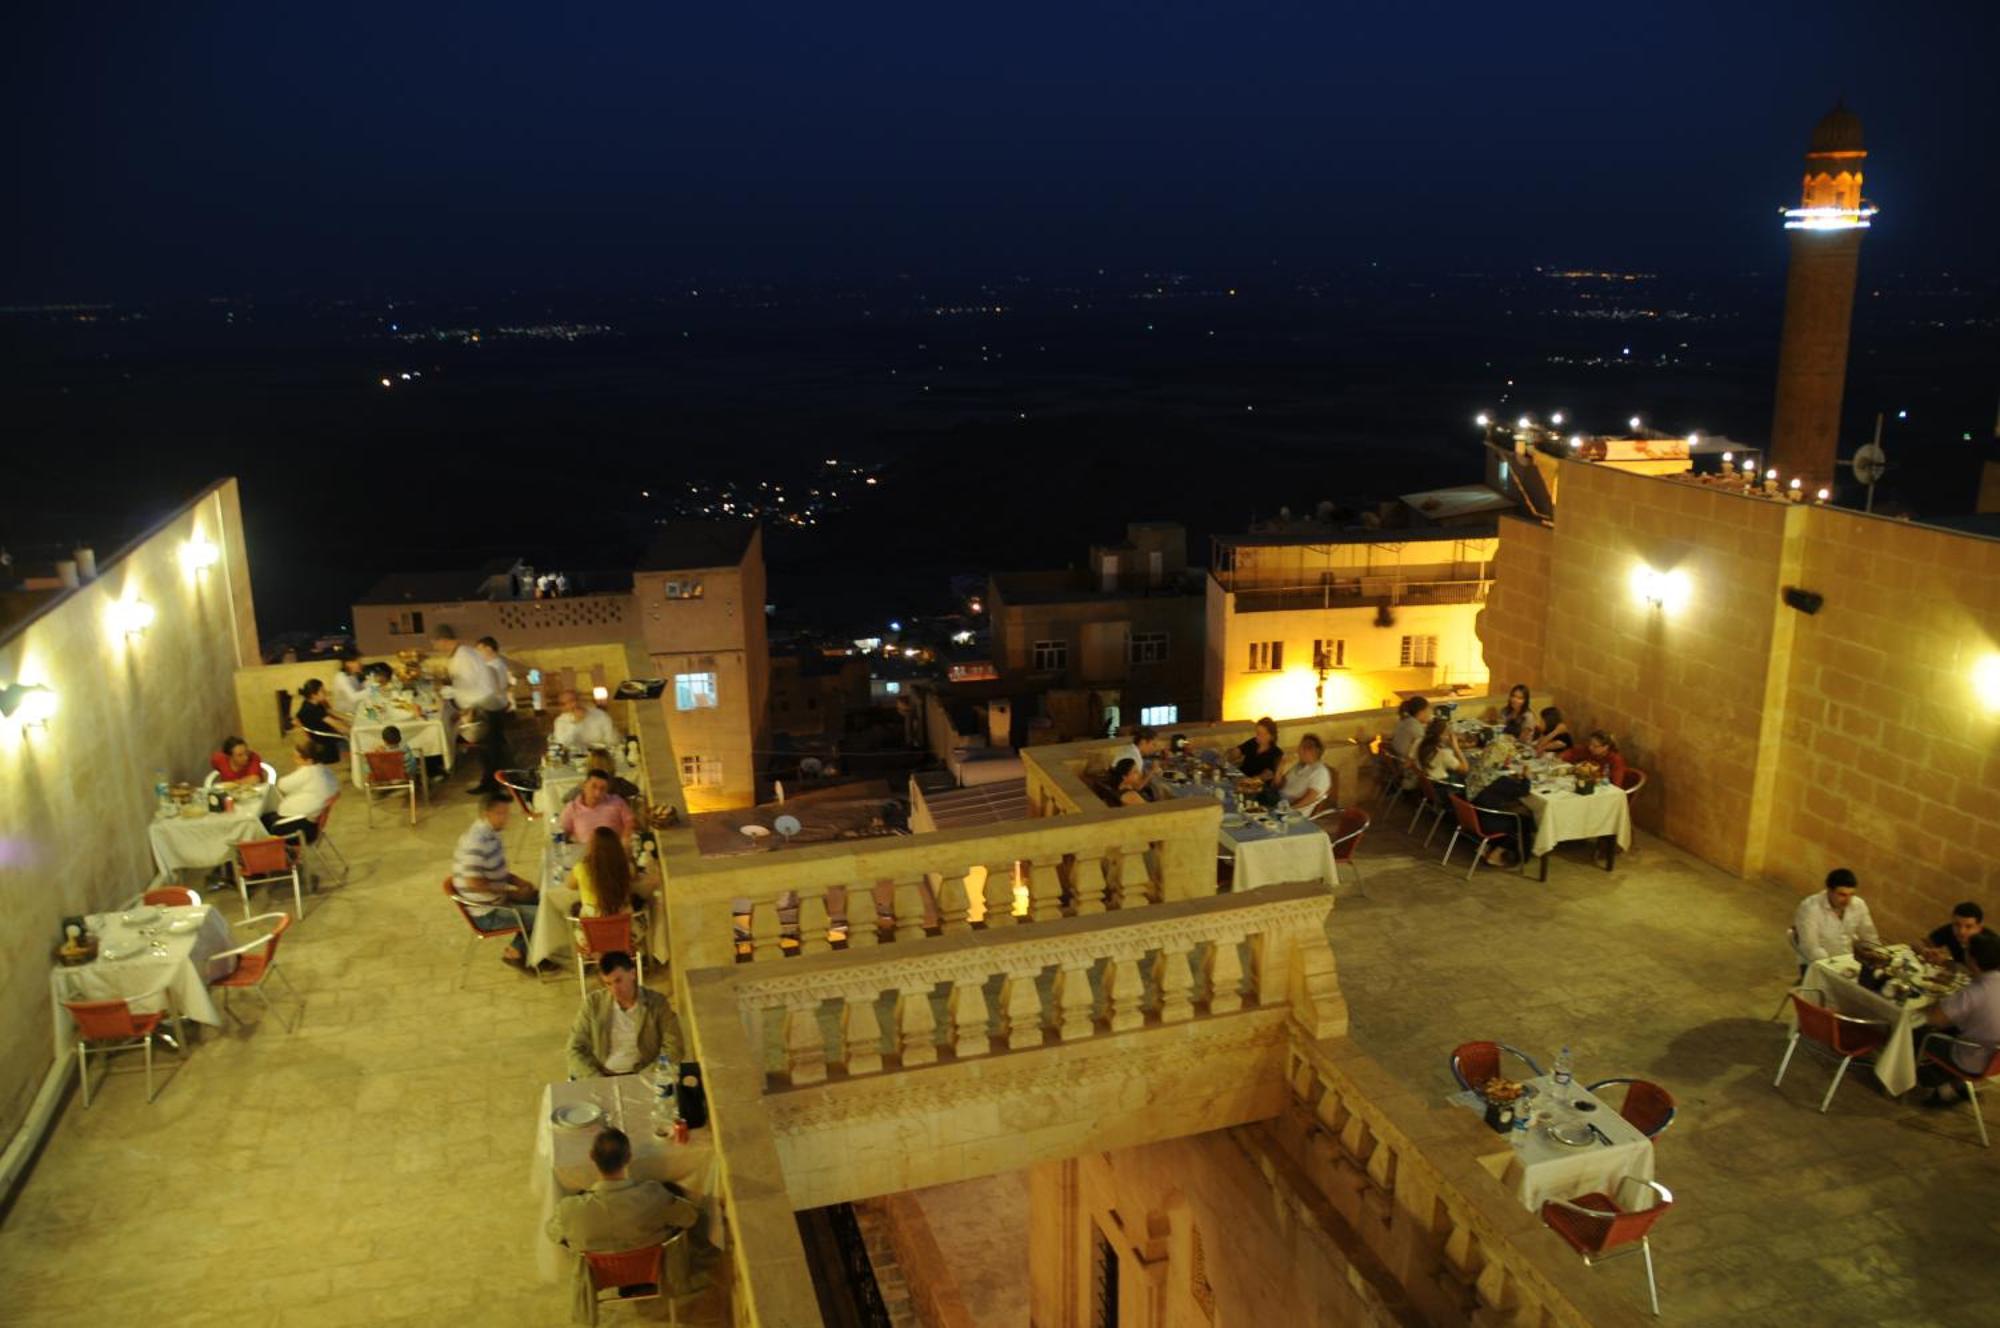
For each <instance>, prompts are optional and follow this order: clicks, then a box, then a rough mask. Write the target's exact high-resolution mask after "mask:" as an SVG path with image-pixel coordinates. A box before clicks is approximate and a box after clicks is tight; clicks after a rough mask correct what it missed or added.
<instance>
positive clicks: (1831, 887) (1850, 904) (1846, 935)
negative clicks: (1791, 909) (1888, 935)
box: [1792, 867, 1882, 976]
mask: <svg viewBox="0 0 2000 1328" xmlns="http://www.w3.org/2000/svg"><path fill="white" fill-rule="evenodd" d="M1855 890H1856V886H1855V881H1854V873H1853V872H1851V871H1849V870H1847V868H1845V867H1835V868H1834V869H1833V870H1832V871H1830V872H1828V873H1827V874H1826V889H1825V890H1823V891H1821V892H1820V893H1818V894H1816V895H1807V896H1806V897H1805V898H1804V899H1801V900H1800V901H1799V907H1798V911H1797V912H1795V913H1793V914H1792V944H1793V946H1794V947H1796V948H1797V950H1798V952H1799V974H1800V976H1804V974H1805V971H1806V969H1807V967H1808V966H1810V965H1811V964H1812V963H1813V962H1814V961H1815V960H1820V959H1833V958H1838V957H1839V956H1841V955H1849V954H1853V953H1854V942H1855V941H1857V940H1863V941H1867V942H1869V943H1870V944H1871V945H1872V944H1876V943H1878V942H1879V941H1880V940H1881V939H1882V938H1881V936H1880V935H1878V934H1877V933H1876V931H1875V919H1874V918H1872V917H1870V916H1869V915H1868V902H1867V901H1866V900H1864V899H1863V898H1862V897H1861V896H1860V895H1859V894H1857V893H1855Z"/></svg>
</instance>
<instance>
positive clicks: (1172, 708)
mask: <svg viewBox="0 0 2000 1328" xmlns="http://www.w3.org/2000/svg"><path fill="white" fill-rule="evenodd" d="M1139 722H1140V723H1141V724H1144V725H1145V726H1146V727H1147V728H1149V729H1156V728H1160V727H1162V726H1163V725H1167V724H1178V723H1180V722H1181V708H1180V707H1179V706H1177V705H1158V706H1140V707H1139Z"/></svg>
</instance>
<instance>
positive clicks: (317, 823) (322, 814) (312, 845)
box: [306, 793, 347, 881]
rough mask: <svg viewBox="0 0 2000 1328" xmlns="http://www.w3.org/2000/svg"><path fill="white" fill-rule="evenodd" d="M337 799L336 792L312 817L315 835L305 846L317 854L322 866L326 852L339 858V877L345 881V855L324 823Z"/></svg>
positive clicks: (324, 862)
mask: <svg viewBox="0 0 2000 1328" xmlns="http://www.w3.org/2000/svg"><path fill="white" fill-rule="evenodd" d="M339 801H340V795H339V794H338V793H336V794H334V795H333V796H332V797H330V798H328V799H327V800H326V806H324V807H322V808H320V809H319V815H318V816H315V817H313V827H314V830H315V832H316V837H315V838H313V839H311V840H308V841H307V842H306V847H307V848H309V849H311V850H313V851H314V852H315V853H317V854H318V855H319V860H320V865H321V866H322V867H324V866H325V865H326V855H327V854H329V853H331V854H333V856H334V857H336V858H339V859H340V879H341V880H342V881H345V880H346V879H347V855H346V854H345V853H342V852H341V851H340V845H338V844H336V843H334V842H333V836H331V835H329V834H327V832H326V823H327V822H328V821H329V820H330V819H332V817H333V805H334V804H335V803H337V802H339Z"/></svg>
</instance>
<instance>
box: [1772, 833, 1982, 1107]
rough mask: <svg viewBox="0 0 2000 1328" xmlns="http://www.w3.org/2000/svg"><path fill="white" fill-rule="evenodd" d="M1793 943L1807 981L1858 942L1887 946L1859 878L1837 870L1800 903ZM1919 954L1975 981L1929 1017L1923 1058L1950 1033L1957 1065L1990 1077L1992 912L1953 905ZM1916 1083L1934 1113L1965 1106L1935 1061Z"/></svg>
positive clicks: (1920, 1070) (1923, 1064) (1922, 1032)
mask: <svg viewBox="0 0 2000 1328" xmlns="http://www.w3.org/2000/svg"><path fill="white" fill-rule="evenodd" d="M1791 940H1792V948H1793V949H1794V950H1796V951H1797V953H1798V960H1799V977H1800V979H1801V980H1803V979H1804V978H1805V975H1806V970H1807V969H1808V968H1810V967H1811V966H1812V965H1813V964H1814V963H1816V962H1818V961H1820V960H1823V959H1839V958H1843V957H1845V956H1847V955H1851V954H1853V953H1854V946H1855V942H1857V941H1860V942H1863V943H1865V944H1868V945H1879V944H1881V941H1882V936H1881V933H1880V932H1878V931H1877V930H1876V928H1875V919H1874V917H1873V916H1872V915H1871V914H1870V913H1869V911H1868V901H1867V900H1865V899H1863V898H1862V897H1861V893H1860V882H1859V881H1858V880H1857V879H1856V877H1855V875H1854V873H1853V872H1852V871H1850V870H1848V869H1847V868H1845V867H1836V868H1834V869H1833V870H1832V871H1830V872H1828V873H1827V875H1826V888H1825V889H1823V890H1819V891H1815V892H1814V893H1812V894H1809V895H1807V896H1806V897H1805V898H1804V899H1801V900H1800V901H1799V904H1798V907H1797V909H1795V910H1794V911H1793V913H1792V929H1791ZM1912 948H1913V949H1914V950H1915V951H1916V952H1917V953H1918V954H1919V955H1922V956H1923V958H1924V959H1925V960H1927V961H1928V962H1930V963H1932V964H1936V965H1939V966H1943V965H1946V964H1957V965H1959V966H1960V967H1961V968H1963V969H1965V971H1966V972H1967V973H1969V974H1971V975H1972V981H1971V982H1970V983H1968V984H1967V985H1966V986H1964V987H1962V988H1960V989H1959V990H1958V991H1955V992H1952V993H1951V994H1950V995H1948V996H1945V997H1944V998H1943V999H1941V1000H1939V1001H1938V1003H1937V1004H1936V1005H1933V1006H1932V1007H1931V1008H1930V1009H1928V1010H1925V1011H1924V1020H1925V1023H1924V1026H1923V1027H1920V1028H1918V1029H1916V1030H1915V1032H1916V1038H1917V1043H1918V1051H1919V1052H1920V1053H1921V1051H1922V1049H1923V1042H1924V1039H1925V1038H1927V1037H1928V1036H1930V1035H1931V1034H1932V1033H1934V1032H1943V1033H1945V1034H1947V1035H1949V1036H1951V1037H1953V1038H1956V1039H1958V1040H1957V1041H1955V1042H1952V1043H1950V1044H1949V1048H1950V1049H1949V1054H1950V1056H1951V1058H1952V1063H1953V1064H1954V1065H1956V1066H1958V1067H1959V1068H1960V1069H1962V1070H1964V1071H1965V1072H1966V1073H1968V1074H1971V1075H1974V1076H1978V1075H1980V1074H1983V1073H1985V1071H1986V1068H1987V1067H1988V1066H1989V1065H1991V1064H1992V1062H1993V1057H1994V1056H1995V1054H1996V1053H2000V934H1996V933H1995V932H1994V931H1993V930H1992V929H1991V928H1990V927H1988V926H1987V925H1986V910H1985V909H1983V908H1981V907H1980V906H1979V904H1978V903H1977V902H1975V901H1973V900H1970V899H1968V900H1965V901H1963V902H1961V903H1959V904H1957V905H1955V906H1953V908H1952V910H1951V916H1950V917H1949V918H1947V919H1945V921H1943V922H1942V923H1940V924H1939V925H1938V926H1936V927H1934V928H1932V929H1931V931H1930V932H1929V933H1928V934H1927V935H1926V936H1925V937H1924V939H1923V941H1922V942H1921V943H1919V944H1917V945H1915V946H1913V947H1912ZM1917 1081H1918V1082H1919V1083H1921V1084H1923V1085H1924V1086H1925V1087H1927V1088H1929V1089H1930V1090H1931V1091H1930V1093H1929V1095H1928V1096H1926V1097H1925V1098H1924V1100H1923V1104H1924V1105H1925V1106H1927V1107H1955V1106H1957V1105H1958V1104H1959V1103H1961V1102H1963V1101H1965V1093H1964V1091H1963V1089H1962V1088H1961V1087H1960V1084H1959V1081H1958V1080H1957V1079H1956V1078H1955V1077H1954V1076H1952V1075H1951V1074H1949V1073H1947V1072H1946V1071H1945V1070H1944V1069H1943V1068H1942V1067H1940V1066H1938V1065H1936V1064H1934V1063H1932V1062H1930V1061H1928V1060H1924V1059H1920V1060H1919V1062H1918V1065H1917Z"/></svg>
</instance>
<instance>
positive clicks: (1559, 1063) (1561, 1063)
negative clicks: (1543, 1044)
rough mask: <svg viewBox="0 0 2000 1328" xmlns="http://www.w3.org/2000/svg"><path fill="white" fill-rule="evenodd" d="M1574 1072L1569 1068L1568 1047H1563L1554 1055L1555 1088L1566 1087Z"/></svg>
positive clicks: (1573, 1076)
mask: <svg viewBox="0 0 2000 1328" xmlns="http://www.w3.org/2000/svg"><path fill="white" fill-rule="evenodd" d="M1573 1078H1575V1072H1574V1071H1572V1070H1571V1069H1570V1059H1569V1048H1568V1047H1564V1048H1563V1049H1562V1051H1561V1052H1560V1053H1558V1054H1557V1056H1556V1068H1555V1080H1556V1087H1557V1088H1568V1087H1569V1085H1570V1080H1571V1079H1573Z"/></svg>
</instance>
